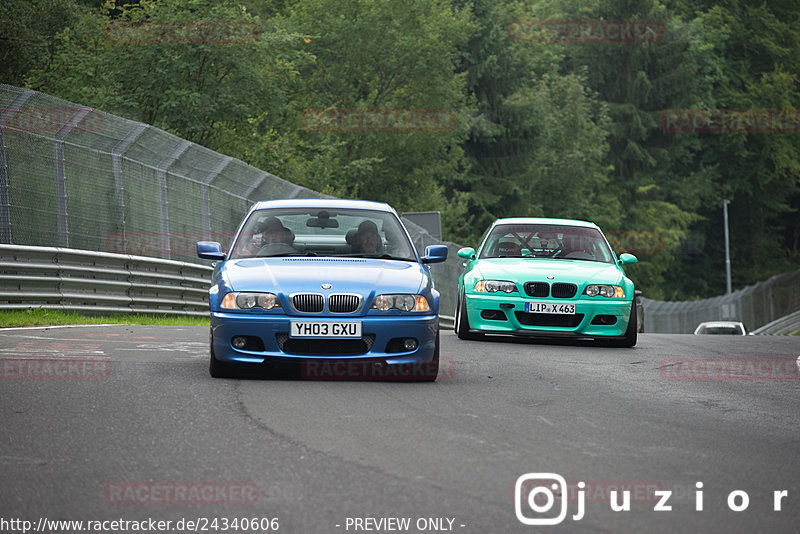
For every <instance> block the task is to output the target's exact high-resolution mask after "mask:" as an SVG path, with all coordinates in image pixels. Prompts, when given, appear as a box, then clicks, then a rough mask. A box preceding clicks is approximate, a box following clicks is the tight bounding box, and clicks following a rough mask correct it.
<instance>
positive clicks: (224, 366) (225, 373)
mask: <svg viewBox="0 0 800 534" xmlns="http://www.w3.org/2000/svg"><path fill="white" fill-rule="evenodd" d="M209 349H210V350H209V352H210V353H211V358H210V359H209V362H208V374H210V375H211V376H212V377H213V378H237V377H238V376H239V374H238V373H237V372H236V371H235V370H234V369H233V366H232V365H231V364H229V363H225V362H221V361H219V360H218V359H217V358H216V356H214V338H213V336H212V337H211V343H210V347H209Z"/></svg>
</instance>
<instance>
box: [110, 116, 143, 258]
mask: <svg viewBox="0 0 800 534" xmlns="http://www.w3.org/2000/svg"><path fill="white" fill-rule="evenodd" d="M147 128H149V126H148V125H147V124H143V123H139V124H137V125H136V127H135V128H134V129H133V130H131V132H130V133H129V134H128V135H126V136H125V138H124V139H122V140H121V141H120V142H119V143H117V145H116V146H115V147H114V148H113V149H112V150H111V170H112V172H113V173H114V192H115V196H116V197H117V206H118V207H119V226H120V230H121V232H122V239H121V240H120V241H121V243H122V252H126V253H127V252H128V236H127V233H126V229H125V187H124V185H123V183H122V156H123V155H124V154H125V151H126V150H128V147H129V146H131V145H132V144H133V143H134V142H135V141H136V140H137V139H139V136H141V135H142V133H144V131H145V130H147Z"/></svg>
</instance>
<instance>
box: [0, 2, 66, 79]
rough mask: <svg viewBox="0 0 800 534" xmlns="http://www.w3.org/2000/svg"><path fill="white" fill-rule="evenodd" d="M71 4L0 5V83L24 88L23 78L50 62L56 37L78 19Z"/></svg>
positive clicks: (30, 3) (2, 3) (26, 3)
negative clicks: (34, 69)
mask: <svg viewBox="0 0 800 534" xmlns="http://www.w3.org/2000/svg"><path fill="white" fill-rule="evenodd" d="M79 12H80V9H79V8H78V6H77V5H76V3H75V1H74V0H3V2H0V81H2V83H7V84H10V85H23V83H24V80H25V76H26V75H27V74H28V72H29V71H30V70H31V69H33V68H36V67H41V66H42V65H46V64H48V63H49V62H50V60H51V57H52V55H53V54H54V53H55V49H56V35H57V34H58V33H59V32H61V31H62V30H64V29H65V28H68V27H69V26H71V25H72V24H75V22H76V21H77V19H78V13H79Z"/></svg>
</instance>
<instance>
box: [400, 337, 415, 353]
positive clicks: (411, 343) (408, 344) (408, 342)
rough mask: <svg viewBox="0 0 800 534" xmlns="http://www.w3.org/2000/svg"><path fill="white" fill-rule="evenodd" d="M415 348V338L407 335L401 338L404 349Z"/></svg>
mask: <svg viewBox="0 0 800 534" xmlns="http://www.w3.org/2000/svg"><path fill="white" fill-rule="evenodd" d="M416 348H417V340H416V339H414V338H413V337H407V338H405V339H404V340H403V349H404V350H406V351H410V350H414V349H416Z"/></svg>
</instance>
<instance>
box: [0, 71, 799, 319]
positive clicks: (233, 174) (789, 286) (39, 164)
mask: <svg viewBox="0 0 800 534" xmlns="http://www.w3.org/2000/svg"><path fill="white" fill-rule="evenodd" d="M0 110H2V111H1V113H0V243H6V244H15V245H33V246H48V247H52V246H56V247H69V248H73V249H83V250H92V251H101V252H117V253H124V254H136V255H142V256H152V257H159V258H164V259H169V260H178V261H187V262H201V263H202V260H199V259H198V258H197V257H196V255H195V243H196V242H197V241H199V240H210V241H218V242H220V243H222V244H223V247H227V245H228V244H230V241H231V239H232V237H233V233H234V232H235V230H236V228H237V226H238V224H239V222H240V221H241V219H242V217H243V216H244V214H245V213H246V212H247V210H248V209H249V208H250V206H251V205H252V204H253V203H254V202H257V201H259V200H269V199H276V198H319V197H324V196H325V195H323V194H321V193H318V192H316V191H312V190H310V189H307V188H304V187H302V186H298V185H296V184H292V183H290V182H288V181H286V180H283V179H281V178H279V177H277V176H275V175H273V174H270V173H268V172H265V171H263V170H260V169H257V168H255V167H253V166H251V165H247V164H246V163H244V162H242V161H240V160H237V159H234V158H231V157H229V156H224V155H222V154H219V153H217V152H214V151H212V150H209V149H207V148H204V147H202V146H199V145H196V144H194V143H191V142H189V141H186V140H185V139H181V138H179V137H177V136H175V135H172V134H170V133H167V132H165V131H163V130H159V129H158V128H154V127H152V126H149V125H147V124H143V123H139V122H135V121H131V120H128V119H124V118H122V117H118V116H115V115H111V114H109V113H104V112H102V111H98V110H95V109H91V108H86V107H81V106H79V105H76V104H73V103H71V102H67V101H64V100H61V99H58V98H55V97H53V96H49V95H46V94H43V93H39V92H36V91H31V90H28V89H22V88H19V87H14V86H10V85H4V84H0ZM404 222H405V223H406V226H407V227H408V229H409V232H410V233H411V236H412V239H413V240H414V244H415V245H416V246H417V249H418V250H419V251H420V253H424V250H425V247H426V246H428V245H438V244H445V245H447V246H448V249H449V259H448V261H447V262H445V263H443V264H437V265H433V266H431V271H432V273H433V275H434V279H435V283H436V288H437V289H438V290H439V291H440V292H441V295H442V300H441V305H440V311H441V313H442V314H444V315H450V314H452V313H453V311H454V309H455V301H456V294H455V293H456V286H457V280H458V276H459V272H460V270H461V261H460V259H459V258H458V257H457V256H456V251H457V250H458V248H459V245H457V244H455V243H449V242H442V241H440V240H439V239H437V238H434V237H432V236H431V235H430V234H429V233H428V232H427V231H426V230H425V229H423V228H422V227H420V226H418V225H416V224H414V223H413V222H411V221H409V220H407V219H406V220H405V221H404ZM642 300H643V303H644V310H645V326H644V328H645V332H668V333H691V332H692V331H693V330H694V328H695V326H696V325H697V324H698V323H700V322H702V321H710V320H719V319H735V320H741V321H743V322H744V323H745V325H746V326H747V327H748V329H755V328H757V327H759V326H762V325H764V324H767V323H769V322H770V321H773V320H775V319H777V318H779V317H781V316H783V315H787V314H789V313H791V312H794V311H796V310H798V309H800V271H797V272H794V273H785V274H783V275H779V276H776V277H773V278H771V279H770V280H768V281H765V282H761V283H759V284H756V285H754V286H750V287H747V288H744V289H742V290H739V291H736V292H734V293H733V294H731V295H727V296H723V297H716V298H713V299H705V300H701V301H695V302H661V301H654V300H650V299H642Z"/></svg>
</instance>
